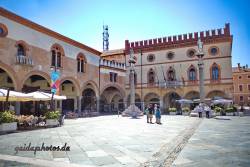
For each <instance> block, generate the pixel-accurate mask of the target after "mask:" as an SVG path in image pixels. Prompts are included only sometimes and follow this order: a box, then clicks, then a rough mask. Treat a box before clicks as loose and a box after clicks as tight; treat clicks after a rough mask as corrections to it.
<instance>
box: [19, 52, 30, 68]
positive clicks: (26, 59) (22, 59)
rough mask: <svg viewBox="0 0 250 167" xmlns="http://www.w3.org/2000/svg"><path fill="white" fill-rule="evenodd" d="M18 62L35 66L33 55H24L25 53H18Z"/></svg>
mask: <svg viewBox="0 0 250 167" xmlns="http://www.w3.org/2000/svg"><path fill="white" fill-rule="evenodd" d="M16 63H17V64H21V65H29V66H33V60H32V58H31V57H28V56H23V55H17V56H16Z"/></svg>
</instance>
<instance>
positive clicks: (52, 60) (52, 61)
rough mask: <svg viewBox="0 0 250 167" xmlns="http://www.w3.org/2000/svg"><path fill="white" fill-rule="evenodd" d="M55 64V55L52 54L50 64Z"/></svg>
mask: <svg viewBox="0 0 250 167" xmlns="http://www.w3.org/2000/svg"><path fill="white" fill-rule="evenodd" d="M55 65H56V55H54V54H52V57H51V66H55Z"/></svg>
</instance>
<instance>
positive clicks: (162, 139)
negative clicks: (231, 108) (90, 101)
mask: <svg viewBox="0 0 250 167" xmlns="http://www.w3.org/2000/svg"><path fill="white" fill-rule="evenodd" d="M227 118H230V119H231V120H216V119H209V120H208V119H198V118H192V117H187V116H163V118H162V122H163V124H162V125H158V124H147V123H146V118H145V117H143V118H141V119H131V118H124V117H117V116H101V117H93V118H80V119H76V120H66V121H65V125H64V126H63V127H58V128H48V129H41V130H34V131H26V132H21V133H12V134H8V135H1V136H0V154H1V155H0V165H1V166H9V165H12V166H86V167H93V166H106V167H120V166H126V167H127V166H129V167H130V166H131V167H134V166H147V165H148V166H150V165H151V166H159V165H160V164H163V165H166V166H169V165H171V164H172V162H173V160H174V159H175V158H176V157H177V156H178V157H177V159H176V160H175V161H174V163H173V164H172V166H211V165H215V164H216V163H217V165H215V166H221V165H222V164H223V163H225V164H226V165H227V166H230V165H231V164H232V165H231V166H237V165H238V166H246V165H247V164H249V160H248V159H250V157H249V154H250V153H249V150H250V147H249V144H250V143H249V141H250V140H249V139H250V136H249V134H250V130H249V129H250V117H227ZM197 128H198V129H197ZM193 133H194V135H193ZM191 136H192V137H191ZM190 137H191V138H190ZM189 138H190V139H189ZM30 142H31V144H32V145H33V146H41V145H42V143H44V144H45V145H48V146H50V145H54V146H63V145H64V144H65V143H67V145H68V146H70V151H68V152H60V151H42V152H37V153H36V154H34V153H33V152H24V151H23V152H22V151H19V152H18V153H17V154H15V147H17V146H23V145H24V144H26V145H28V144H29V143H30ZM186 143H187V144H186ZM185 144H186V145H185ZM182 148H183V150H182ZM181 150H182V151H181ZM180 151H181V152H180ZM179 153H180V154H179ZM169 155H171V156H169ZM199 158H200V159H199ZM165 159H167V160H166V161H165ZM215 159H216V160H215ZM13 160H15V161H18V162H12V161H13ZM228 164H229V165H228Z"/></svg>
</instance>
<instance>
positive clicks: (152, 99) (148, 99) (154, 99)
mask: <svg viewBox="0 0 250 167" xmlns="http://www.w3.org/2000/svg"><path fill="white" fill-rule="evenodd" d="M144 102H145V106H147V105H148V104H153V105H154V104H158V105H160V97H159V95H157V94H156V93H148V94H147V95H146V96H145V97H144Z"/></svg>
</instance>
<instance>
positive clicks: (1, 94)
mask: <svg viewBox="0 0 250 167" xmlns="http://www.w3.org/2000/svg"><path fill="white" fill-rule="evenodd" d="M8 91H9V94H8ZM31 100H32V96H31V95H27V94H25V93H21V92H16V91H13V90H7V89H0V101H6V102H9V101H31Z"/></svg>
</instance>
